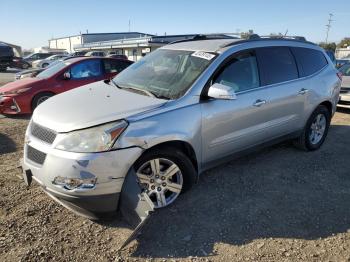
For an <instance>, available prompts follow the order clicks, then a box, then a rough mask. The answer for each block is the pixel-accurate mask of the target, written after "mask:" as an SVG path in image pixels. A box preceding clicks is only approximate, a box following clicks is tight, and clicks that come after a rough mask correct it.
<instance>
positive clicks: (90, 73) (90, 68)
mask: <svg viewBox="0 0 350 262" xmlns="http://www.w3.org/2000/svg"><path fill="white" fill-rule="evenodd" d="M101 73H102V72H101V61H100V60H99V59H93V60H87V61H83V62H81V63H79V64H76V65H73V66H72V68H71V70H70V74H71V78H72V79H81V78H89V77H97V76H100V75H101Z"/></svg>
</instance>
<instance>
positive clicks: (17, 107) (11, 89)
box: [0, 57, 133, 115]
mask: <svg viewBox="0 0 350 262" xmlns="http://www.w3.org/2000/svg"><path fill="white" fill-rule="evenodd" d="M132 63H133V62H132V61H129V60H123V59H114V58H104V57H78V58H70V59H67V60H64V61H60V62H57V63H55V64H54V65H52V66H50V67H49V68H47V69H46V70H44V71H43V72H41V73H40V74H38V75H37V76H36V77H33V78H24V79H21V80H17V81H15V82H12V83H8V84H6V85H4V86H2V87H0V114H9V115H10V114H29V113H32V112H33V110H34V109H35V107H37V106H38V105H39V104H40V103H42V102H44V101H45V100H46V99H48V98H49V97H51V96H54V95H56V94H59V93H62V92H65V91H68V90H71V89H73V88H76V87H79V86H83V85H86V84H90V83H92V82H96V81H100V80H103V79H109V78H112V77H114V76H115V75H117V74H118V73H119V72H121V71H122V70H124V69H125V68H126V67H128V66H129V65H130V64H132Z"/></svg>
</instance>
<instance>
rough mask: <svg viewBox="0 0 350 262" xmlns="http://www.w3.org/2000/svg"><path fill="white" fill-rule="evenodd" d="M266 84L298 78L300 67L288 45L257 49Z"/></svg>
mask: <svg viewBox="0 0 350 262" xmlns="http://www.w3.org/2000/svg"><path fill="white" fill-rule="evenodd" d="M256 52H257V55H258V61H259V67H260V68H261V71H262V80H263V81H262V82H263V84H264V85H272V84H276V83H281V82H286V81H289V80H293V79H297V78H298V69H297V66H296V64H295V61H294V57H293V55H292V53H291V51H290V49H289V48H288V47H279V46H276V47H263V48H258V49H256Z"/></svg>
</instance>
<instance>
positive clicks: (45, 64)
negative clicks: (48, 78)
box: [41, 63, 49, 68]
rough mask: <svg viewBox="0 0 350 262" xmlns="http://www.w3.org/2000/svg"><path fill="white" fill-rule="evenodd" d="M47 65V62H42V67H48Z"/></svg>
mask: <svg viewBox="0 0 350 262" xmlns="http://www.w3.org/2000/svg"><path fill="white" fill-rule="evenodd" d="M48 66H49V64H48V63H44V64H42V66H41V67H42V68H46V67H48Z"/></svg>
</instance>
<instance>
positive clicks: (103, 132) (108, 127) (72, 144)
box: [56, 120, 128, 153]
mask: <svg viewBox="0 0 350 262" xmlns="http://www.w3.org/2000/svg"><path fill="white" fill-rule="evenodd" d="M127 126H128V123H127V122H126V121H124V120H122V121H117V122H113V123H109V124H105V125H101V126H97V127H92V128H87V129H83V130H78V131H73V132H70V133H67V134H61V136H62V138H61V140H59V142H58V143H57V145H56V148H57V149H60V150H64V151H70V152H77V153H94V152H103V151H108V150H110V149H111V147H112V146H113V144H114V142H115V141H116V140H117V138H118V137H119V136H120V134H121V133H122V132H123V131H124V130H125V128H126V127H127Z"/></svg>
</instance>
